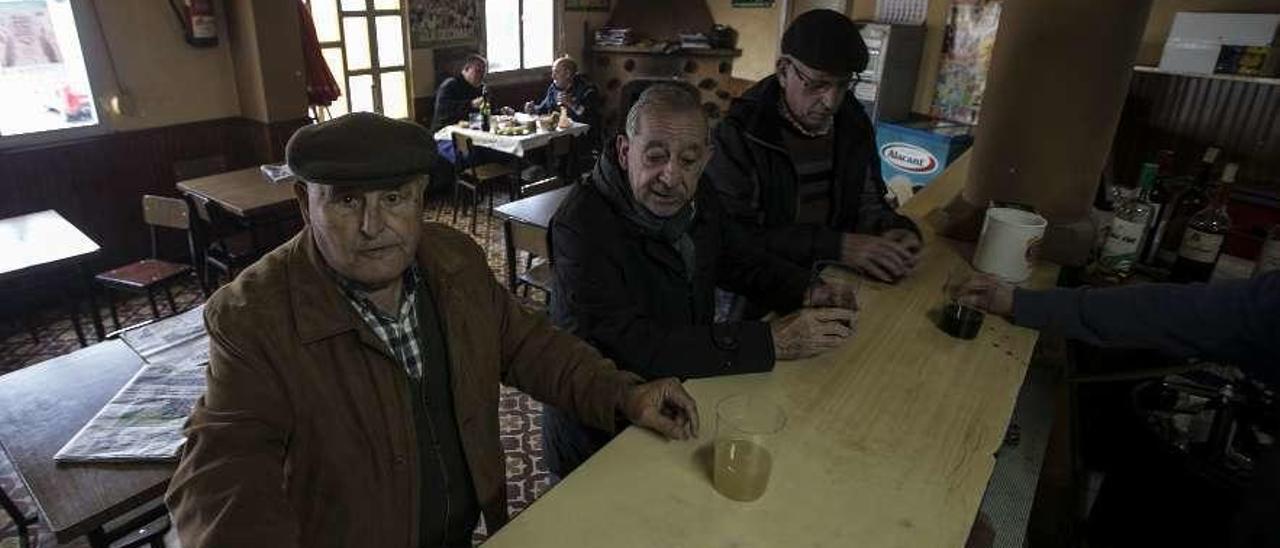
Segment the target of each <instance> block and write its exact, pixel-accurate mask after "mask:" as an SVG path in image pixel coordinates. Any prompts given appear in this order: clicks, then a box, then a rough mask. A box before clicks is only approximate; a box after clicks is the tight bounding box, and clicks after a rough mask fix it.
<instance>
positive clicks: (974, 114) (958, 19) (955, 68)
mask: <svg viewBox="0 0 1280 548" xmlns="http://www.w3.org/2000/svg"><path fill="white" fill-rule="evenodd" d="M951 10H952V11H951V22H952V23H951V24H952V25H953V29H952V35H953V38H952V41H951V44H950V47H949V48H948V49H946V50H945V51H943V52H942V62H941V64H939V66H938V84H937V87H936V91H935V94H934V97H933V106H932V107H931V108H930V112H929V114H930V115H932V116H934V117H935V118H942V119H944V120H951V121H953V122H960V123H964V124H977V123H978V115H979V112H981V110H982V94H983V92H984V91H986V88H987V69H988V68H989V67H990V66H991V52H992V50H994V49H995V46H996V30H998V29H999V28H1000V2H999V1H998V0H956V1H955V4H953V5H952V7H951Z"/></svg>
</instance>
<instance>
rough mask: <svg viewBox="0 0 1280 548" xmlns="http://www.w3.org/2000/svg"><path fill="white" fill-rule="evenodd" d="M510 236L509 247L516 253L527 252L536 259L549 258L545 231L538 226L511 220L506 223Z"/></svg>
mask: <svg viewBox="0 0 1280 548" xmlns="http://www.w3.org/2000/svg"><path fill="white" fill-rule="evenodd" d="M507 229H508V230H509V231H510V235H511V247H513V248H515V250H516V251H527V252H529V253H532V254H534V255H536V256H538V257H548V258H549V257H550V256H551V254H550V253H549V252H548V250H547V229H545V228H542V227H540V226H535V225H531V224H529V223H526V222H523V221H518V220H516V219H511V220H510V221H509V222H508V223H507Z"/></svg>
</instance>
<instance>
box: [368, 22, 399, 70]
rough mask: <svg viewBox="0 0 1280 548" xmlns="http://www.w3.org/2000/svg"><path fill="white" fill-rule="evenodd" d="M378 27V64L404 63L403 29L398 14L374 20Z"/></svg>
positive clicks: (395, 64) (390, 65) (397, 64)
mask: <svg viewBox="0 0 1280 548" xmlns="http://www.w3.org/2000/svg"><path fill="white" fill-rule="evenodd" d="M374 25H376V27H377V29H378V66H380V67H398V66H401V65H404V29H403V28H402V27H401V26H400V16H399V15H386V16H382V17H378V18H376V19H375V21H374Z"/></svg>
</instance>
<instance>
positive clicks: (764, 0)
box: [733, 0, 773, 8]
mask: <svg viewBox="0 0 1280 548" xmlns="http://www.w3.org/2000/svg"><path fill="white" fill-rule="evenodd" d="M733 7H735V8H771V7H773V0H733Z"/></svg>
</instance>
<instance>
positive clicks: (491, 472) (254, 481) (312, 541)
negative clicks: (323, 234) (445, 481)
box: [166, 225, 634, 548]
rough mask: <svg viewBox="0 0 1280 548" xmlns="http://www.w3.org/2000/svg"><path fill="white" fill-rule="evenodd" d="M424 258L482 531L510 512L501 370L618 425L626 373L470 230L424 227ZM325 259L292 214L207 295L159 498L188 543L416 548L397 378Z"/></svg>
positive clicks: (402, 389) (545, 397) (413, 482)
mask: <svg viewBox="0 0 1280 548" xmlns="http://www.w3.org/2000/svg"><path fill="white" fill-rule="evenodd" d="M418 264H419V267H420V268H421V270H422V272H423V275H424V276H426V277H427V279H428V281H429V283H430V287H431V289H432V297H433V300H434V301H435V303H436V306H437V307H438V309H439V315H440V318H441V321H442V323H443V330H444V333H445V337H447V340H448V342H449V344H448V348H449V352H450V355H449V369H450V375H451V384H452V389H453V399H454V408H455V413H456V415H457V421H458V429H459V431H460V432H461V436H462V440H461V441H462V446H463V450H464V453H465V455H466V461H467V467H468V469H470V471H471V475H472V480H473V482H474V485H475V490H476V496H477V499H478V500H479V502H480V505H481V508H482V511H483V514H484V517H485V522H486V523H487V524H489V529H490V531H492V530H495V529H497V528H498V527H501V526H502V525H503V524H504V523H506V521H507V511H506V491H505V487H506V479H505V474H504V471H505V466H504V462H503V455H502V448H501V447H500V446H499V443H498V383H499V382H503V383H506V384H509V385H512V386H515V387H518V388H520V389H521V390H524V391H526V392H528V393H529V394H531V395H533V396H534V397H536V398H538V399H539V400H542V401H545V402H547V403H550V404H553V405H556V406H558V407H561V408H563V409H570V410H573V411H575V412H576V414H577V415H578V416H579V417H581V418H582V419H583V420H584V421H586V422H588V423H590V424H592V425H594V426H596V427H600V428H605V429H612V428H613V426H614V418H615V415H616V411H615V410H616V409H617V403H618V401H619V398H621V397H622V394H623V392H624V390H625V388H626V387H627V386H629V385H630V384H631V383H632V382H633V380H632V379H633V378H634V377H633V376H631V375H630V374H629V373H625V372H620V371H617V370H616V369H615V368H614V366H613V364H612V362H609V361H607V360H605V359H603V358H602V357H601V356H600V354H598V353H597V352H596V351H595V350H594V349H592V348H591V347H589V346H588V345H586V344H585V343H583V342H581V341H579V340H578V339H576V338H574V337H573V336H571V335H568V334H567V333H564V332H562V331H559V330H557V329H555V328H553V327H551V326H550V325H549V324H548V322H547V320H546V319H545V318H544V317H542V316H539V315H536V314H530V313H527V312H526V311H524V310H523V309H522V308H521V307H520V306H518V305H517V304H516V303H515V301H513V300H512V299H511V298H510V297H509V294H508V293H507V292H506V291H505V290H504V289H503V288H502V287H501V286H499V285H498V284H497V283H496V282H495V281H494V279H493V275H492V273H491V272H490V270H489V267H488V265H487V264H486V263H485V259H484V256H483V255H482V253H481V251H480V249H479V247H477V246H476V245H475V244H474V243H472V242H471V240H470V239H469V238H468V237H467V236H465V235H463V234H461V233H459V232H457V231H454V230H452V229H449V228H445V227H442V226H439V225H427V226H425V227H424V228H423V237H422V244H421V245H420V246H419V249H418ZM326 268H327V267H325V266H324V265H323V259H322V258H321V257H320V254H319V252H318V251H317V249H316V247H315V245H314V244H313V242H312V236H311V231H310V229H304V230H303V231H302V232H301V233H300V234H299V235H298V236H296V237H294V238H293V239H292V240H290V241H289V242H287V243H285V244H284V245H282V246H280V247H279V248H277V249H276V250H274V251H272V252H271V253H269V254H268V255H267V256H265V257H263V258H262V260H260V261H258V262H257V263H256V264H254V265H253V266H251V267H249V268H248V269H246V270H245V271H244V272H243V273H242V274H240V276H239V277H237V278H236V280H235V281H234V282H232V283H231V284H230V285H228V286H226V287H224V288H222V289H221V290H219V291H218V292H217V293H216V294H214V295H213V297H212V298H211V299H210V300H209V304H208V306H207V307H206V311H205V323H206V325H207V328H208V331H209V336H210V351H211V352H210V362H209V370H208V373H207V379H208V388H207V390H206V392H205V396H204V397H203V398H202V399H201V400H200V402H199V403H197V405H196V408H195V411H194V412H193V413H192V415H191V419H190V421H189V423H188V425H187V428H186V434H187V444H186V447H185V449H184V451H183V455H182V461H181V463H180V464H179V466H178V470H177V472H176V474H175V475H174V478H173V481H172V483H171V484H170V486H169V492H168V494H167V496H166V502H167V503H168V505H169V508H170V511H171V512H172V515H173V519H174V522H175V524H176V526H177V528H178V531H179V534H180V537H181V541H182V545H183V546H185V547H186V548H202V547H224V546H234V547H243V546H270V547H273V548H274V547H288V546H305V547H308V548H310V547H316V546H379V547H384V546H385V547H416V546H418V543H419V539H418V516H419V502H420V498H421V497H420V495H421V493H419V487H418V486H419V478H418V471H419V467H418V465H417V462H418V451H417V448H418V442H417V438H416V433H415V429H414V422H413V410H412V407H411V403H410V402H409V401H407V398H406V396H407V394H408V393H409V389H408V379H407V377H406V376H405V373H404V370H403V368H401V367H400V366H399V365H398V364H397V363H396V362H395V361H394V359H393V358H392V357H390V356H389V355H388V354H387V351H386V349H385V346H384V345H383V344H382V342H381V341H380V340H379V339H378V338H377V336H376V335H374V334H373V332H372V331H370V330H369V328H368V327H367V326H366V325H365V324H364V322H363V321H361V319H360V318H359V316H358V315H357V314H356V313H355V311H353V310H352V309H351V306H350V305H349V304H348V303H347V301H346V300H345V298H344V297H343V296H342V294H341V293H340V289H339V288H338V286H337V284H336V282H335V281H334V280H333V279H332V278H331V277H330V275H329V274H328V273H327V272H326Z"/></svg>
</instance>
